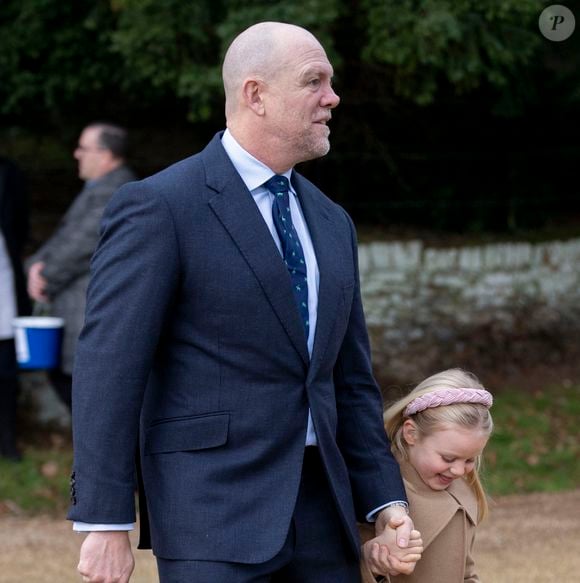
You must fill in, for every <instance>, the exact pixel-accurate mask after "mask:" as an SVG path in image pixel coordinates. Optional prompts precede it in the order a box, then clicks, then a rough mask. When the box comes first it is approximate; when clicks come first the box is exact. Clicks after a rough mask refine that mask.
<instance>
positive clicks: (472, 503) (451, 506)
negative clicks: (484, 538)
mask: <svg viewBox="0 0 580 583" xmlns="http://www.w3.org/2000/svg"><path fill="white" fill-rule="evenodd" d="M398 461H399V464H400V467H401V475H402V476H403V481H404V483H405V490H406V491H407V495H408V497H409V505H410V508H411V515H412V517H413V521H414V522H415V527H416V528H417V530H419V531H421V536H422V538H423V545H424V548H427V547H428V546H429V544H430V543H431V542H432V541H433V539H434V538H435V537H436V536H437V535H438V534H439V533H440V532H441V531H442V530H443V529H444V528H445V526H446V525H447V524H448V523H449V521H450V520H451V519H452V518H453V516H454V515H455V513H456V512H457V511H458V510H463V511H465V514H466V516H467V519H468V520H469V521H470V522H471V523H472V524H473V525H476V524H477V511H478V508H477V499H476V498H475V495H474V493H473V491H472V490H471V488H470V486H469V485H468V484H467V482H466V481H465V480H463V479H458V480H454V481H453V482H452V483H451V484H450V486H449V488H447V489H446V490H440V491H436V490H432V489H431V488H429V486H427V485H426V484H425V483H424V482H423V480H422V479H421V478H420V476H419V474H418V473H417V471H416V470H415V468H413V466H411V464H410V463H409V462H408V461H406V460H401V459H398Z"/></svg>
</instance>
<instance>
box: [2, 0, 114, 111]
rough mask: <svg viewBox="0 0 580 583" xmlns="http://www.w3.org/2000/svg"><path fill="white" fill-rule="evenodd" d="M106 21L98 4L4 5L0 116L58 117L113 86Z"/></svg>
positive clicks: (40, 0)
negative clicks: (46, 114) (48, 113)
mask: <svg viewBox="0 0 580 583" xmlns="http://www.w3.org/2000/svg"><path fill="white" fill-rule="evenodd" d="M110 16H111V15H110V13H109V12H108V11H107V3H106V2H103V1H100V2H99V1H97V2H94V1H91V0H75V2H61V1H60V0H18V1H17V2H16V1H9V2H3V3H2V12H1V13H0V74H1V79H2V83H1V85H0V112H1V113H5V114H6V113H12V114H13V113H20V114H25V115H26V113H27V112H28V113H30V112H32V111H42V112H44V111H47V110H48V111H58V112H60V111H63V110H65V109H66V108H67V107H70V105H71V104H72V103H75V102H77V101H79V100H82V99H83V97H85V96H87V95H89V94H91V93H94V92H95V91H97V92H98V91H99V90H101V89H102V88H103V87H104V86H105V85H106V84H109V83H111V82H114V80H115V77H116V75H115V73H114V71H115V70H114V67H113V59H112V55H111V52H110V49H109V47H110V26H111V18H110ZM96 55H98V58H95V56H96Z"/></svg>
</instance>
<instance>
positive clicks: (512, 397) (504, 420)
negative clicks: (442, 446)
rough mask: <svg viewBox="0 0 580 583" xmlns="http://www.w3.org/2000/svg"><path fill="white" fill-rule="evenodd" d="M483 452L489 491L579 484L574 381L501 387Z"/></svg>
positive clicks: (578, 397) (579, 411)
mask: <svg viewBox="0 0 580 583" xmlns="http://www.w3.org/2000/svg"><path fill="white" fill-rule="evenodd" d="M492 414H493V419H494V423H495V430H494V434H493V435H492V437H491V439H490V441H489V443H488V445H487V448H486V450H485V453H484V464H483V479H484V483H485V485H486V488H487V490H488V491H489V493H490V494H492V495H501V494H515V493H525V492H553V491H557V490H571V489H573V488H577V487H578V484H580V440H579V439H578V421H579V420H580V385H574V384H572V383H566V384H562V385H559V386H552V387H549V388H546V389H544V390H542V391H536V392H533V393H523V392H521V391H520V392H517V391H509V390H505V391H502V392H501V393H500V394H497V395H496V396H495V401H494V404H493V407H492Z"/></svg>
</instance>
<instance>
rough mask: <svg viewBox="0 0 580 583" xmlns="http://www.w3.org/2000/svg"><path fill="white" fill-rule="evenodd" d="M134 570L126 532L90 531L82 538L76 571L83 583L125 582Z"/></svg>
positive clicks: (133, 561)
mask: <svg viewBox="0 0 580 583" xmlns="http://www.w3.org/2000/svg"><path fill="white" fill-rule="evenodd" d="M134 568H135V559H134V558H133V553H132V552H131V543H130V541H129V533H127V532H126V531H106V532H91V533H89V534H88V535H87V537H86V538H85V540H84V542H83V544H82V546H81V555H80V560H79V564H78V567H77V570H78V572H79V573H80V574H81V575H82V577H83V581H85V582H86V583H128V581H129V578H130V577H131V573H133V569H134Z"/></svg>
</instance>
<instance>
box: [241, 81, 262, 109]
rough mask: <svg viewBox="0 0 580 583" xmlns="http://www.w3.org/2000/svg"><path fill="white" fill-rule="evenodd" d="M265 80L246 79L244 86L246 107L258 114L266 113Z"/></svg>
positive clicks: (243, 93) (243, 92)
mask: <svg viewBox="0 0 580 583" xmlns="http://www.w3.org/2000/svg"><path fill="white" fill-rule="evenodd" d="M263 90H264V82H263V81H261V80H260V79H246V80H245V81H244V84H243V86H242V96H243V99H244V102H245V104H246V107H248V108H249V109H251V110H252V111H253V112H254V113H255V114H256V115H264V112H265V107H264V99H263Z"/></svg>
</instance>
